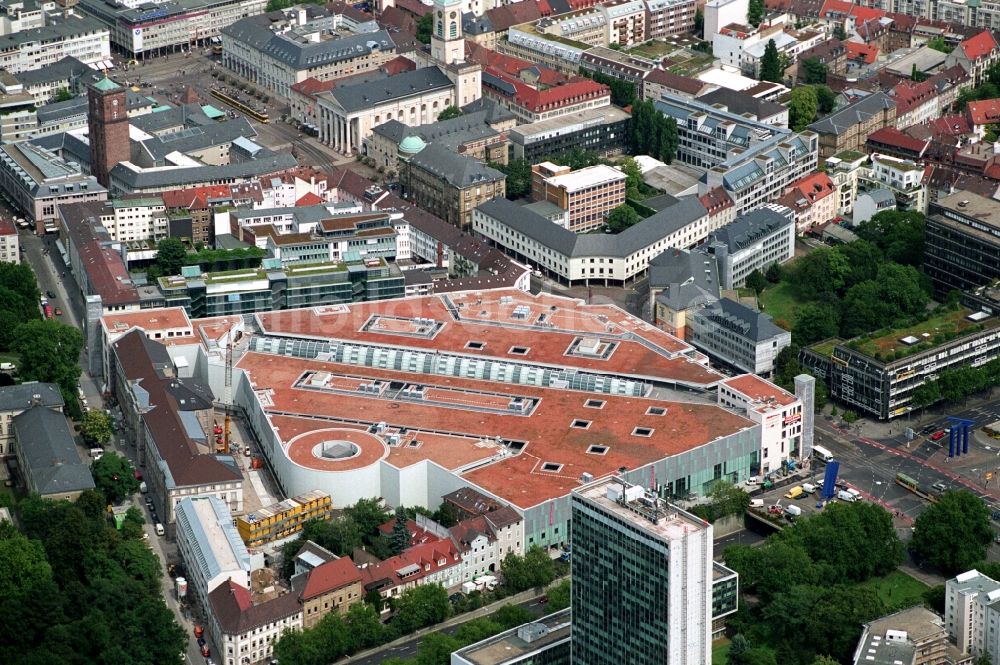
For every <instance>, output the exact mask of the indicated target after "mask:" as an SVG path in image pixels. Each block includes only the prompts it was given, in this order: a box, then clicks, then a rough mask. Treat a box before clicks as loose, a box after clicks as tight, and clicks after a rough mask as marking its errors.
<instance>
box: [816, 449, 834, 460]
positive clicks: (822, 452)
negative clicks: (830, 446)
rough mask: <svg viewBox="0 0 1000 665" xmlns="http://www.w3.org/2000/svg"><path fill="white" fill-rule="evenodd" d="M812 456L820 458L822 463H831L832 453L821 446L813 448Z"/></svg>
mask: <svg viewBox="0 0 1000 665" xmlns="http://www.w3.org/2000/svg"><path fill="white" fill-rule="evenodd" d="M813 455H815V456H816V457H818V458H820V459H821V460H823V461H824V462H832V461H833V453H831V452H830V451H829V450H827V449H826V448H824V447H823V446H813Z"/></svg>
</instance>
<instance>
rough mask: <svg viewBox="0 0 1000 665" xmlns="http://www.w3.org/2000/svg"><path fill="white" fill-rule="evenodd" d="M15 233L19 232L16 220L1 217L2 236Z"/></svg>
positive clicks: (0, 232) (0, 231)
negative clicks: (15, 226) (15, 223)
mask: <svg viewBox="0 0 1000 665" xmlns="http://www.w3.org/2000/svg"><path fill="white" fill-rule="evenodd" d="M15 233H17V229H16V228H14V222H12V221H10V220H9V219H6V218H2V217H0V236H12V235H14V234H15Z"/></svg>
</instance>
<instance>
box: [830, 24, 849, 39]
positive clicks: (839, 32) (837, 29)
mask: <svg viewBox="0 0 1000 665" xmlns="http://www.w3.org/2000/svg"><path fill="white" fill-rule="evenodd" d="M833 36H834V37H836V38H837V39H839V40H840V41H842V42H843V41H847V31H846V30H845V29H844V26H843V24H840V23H838V24H837V25H836V26H834V28H833Z"/></svg>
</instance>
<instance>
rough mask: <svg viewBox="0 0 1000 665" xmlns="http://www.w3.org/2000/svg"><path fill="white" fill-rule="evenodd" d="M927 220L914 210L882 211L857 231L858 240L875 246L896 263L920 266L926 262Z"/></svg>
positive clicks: (862, 223) (861, 225) (860, 225)
mask: <svg viewBox="0 0 1000 665" xmlns="http://www.w3.org/2000/svg"><path fill="white" fill-rule="evenodd" d="M926 227H927V224H926V221H925V219H924V216H923V215H922V214H921V213H919V212H917V211H914V210H907V211H900V210H883V211H881V212H879V213H876V214H875V215H874V216H872V218H871V219H869V220H868V221H865V222H861V224H859V225H858V226H857V228H856V229H855V233H857V234H858V237H859V238H861V239H863V240H867V241H869V242H872V243H874V244H875V245H877V246H878V248H879V249H881V250H882V252H883V253H884V254H885V256H886V258H887V259H889V260H890V261H895V262H896V263H902V264H904V265H909V266H920V265H923V262H924V237H925V235H926Z"/></svg>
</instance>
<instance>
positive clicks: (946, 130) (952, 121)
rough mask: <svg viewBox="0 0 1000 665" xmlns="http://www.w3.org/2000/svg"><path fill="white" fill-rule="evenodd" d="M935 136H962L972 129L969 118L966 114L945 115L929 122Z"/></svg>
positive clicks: (929, 127)
mask: <svg viewBox="0 0 1000 665" xmlns="http://www.w3.org/2000/svg"><path fill="white" fill-rule="evenodd" d="M927 128H928V129H929V130H930V132H931V134H932V135H933V136H962V135H964V134H968V133H970V132H971V131H972V126H971V125H970V124H969V119H968V118H966V117H965V116H964V115H958V114H955V115H945V116H941V117H940V118H935V119H933V120H931V121H930V122H928V123H927Z"/></svg>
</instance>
